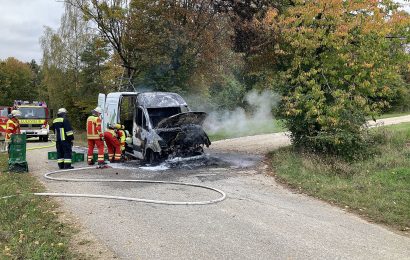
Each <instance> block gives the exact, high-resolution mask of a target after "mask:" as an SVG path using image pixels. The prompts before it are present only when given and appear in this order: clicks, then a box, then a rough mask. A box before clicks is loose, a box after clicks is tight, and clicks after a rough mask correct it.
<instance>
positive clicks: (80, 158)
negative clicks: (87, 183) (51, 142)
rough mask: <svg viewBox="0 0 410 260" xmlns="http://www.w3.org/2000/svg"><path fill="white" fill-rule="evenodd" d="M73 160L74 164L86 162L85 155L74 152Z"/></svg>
mask: <svg viewBox="0 0 410 260" xmlns="http://www.w3.org/2000/svg"><path fill="white" fill-rule="evenodd" d="M72 160H73V163H76V162H84V154H83V153H76V152H73V157H72Z"/></svg>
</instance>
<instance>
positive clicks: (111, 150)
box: [104, 125, 121, 163]
mask: <svg viewBox="0 0 410 260" xmlns="http://www.w3.org/2000/svg"><path fill="white" fill-rule="evenodd" d="M114 128H115V127H114V126H113V125H109V126H108V129H107V131H105V132H104V139H105V144H106V145H107V148H108V158H109V160H110V162H113V163H116V162H120V160H121V144H120V141H119V140H118V139H117V132H116V131H115V129H114Z"/></svg>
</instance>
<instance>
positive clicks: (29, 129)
mask: <svg viewBox="0 0 410 260" xmlns="http://www.w3.org/2000/svg"><path fill="white" fill-rule="evenodd" d="M13 109H18V110H20V112H21V117H20V118H19V120H20V127H21V132H22V133H26V135H27V137H39V138H40V141H44V142H47V141H48V134H49V132H50V130H49V125H48V120H49V118H50V114H49V111H48V107H47V104H46V102H39V101H33V102H28V101H22V100H16V101H14V106H13Z"/></svg>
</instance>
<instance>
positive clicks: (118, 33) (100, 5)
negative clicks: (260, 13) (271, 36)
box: [68, 0, 236, 95]
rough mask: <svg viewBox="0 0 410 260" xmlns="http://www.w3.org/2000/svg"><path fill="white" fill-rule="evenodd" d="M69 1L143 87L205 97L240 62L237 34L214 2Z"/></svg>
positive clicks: (138, 84) (199, 0) (133, 78)
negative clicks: (212, 84)
mask: <svg viewBox="0 0 410 260" xmlns="http://www.w3.org/2000/svg"><path fill="white" fill-rule="evenodd" d="M68 2H69V3H70V4H72V5H73V6H76V7H78V8H80V9H81V10H82V11H83V14H84V16H85V18H86V19H89V20H90V21H92V22H94V23H95V25H96V26H97V28H98V30H99V32H100V34H101V36H103V37H104V39H105V40H106V41H107V42H109V43H110V46H111V48H112V49H113V50H114V51H115V54H116V56H117V57H118V58H119V60H121V65H122V66H123V67H124V68H125V73H124V75H125V77H126V78H127V79H129V80H130V81H132V83H134V84H135V85H137V86H139V87H140V88H148V89H153V90H168V91H181V92H187V91H192V92H197V93H203V94H204V95H206V93H207V91H208V89H207V88H208V86H209V85H210V81H214V80H215V79H218V78H219V79H220V78H222V76H221V74H222V73H224V72H225V71H226V70H229V67H230V64H232V61H233V60H234V59H236V57H235V54H234V53H233V52H232V51H231V44H230V43H231V41H230V37H231V35H232V29H231V27H230V25H229V24H228V20H227V17H226V16H225V15H224V14H221V13H219V12H218V11H217V10H216V9H215V8H214V5H213V1H212V0H186V1H179V0H174V1H150V0H131V1H121V0H111V1H110V0H101V1H97V0H89V1H85V0H69V1H68ZM225 68H227V69H225ZM126 90H134V89H133V88H132V86H131V87H129V88H127V89H126Z"/></svg>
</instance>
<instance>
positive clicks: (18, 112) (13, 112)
mask: <svg viewBox="0 0 410 260" xmlns="http://www.w3.org/2000/svg"><path fill="white" fill-rule="evenodd" d="M11 115H12V116H14V117H18V116H21V112H20V110H13V111H11Z"/></svg>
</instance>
